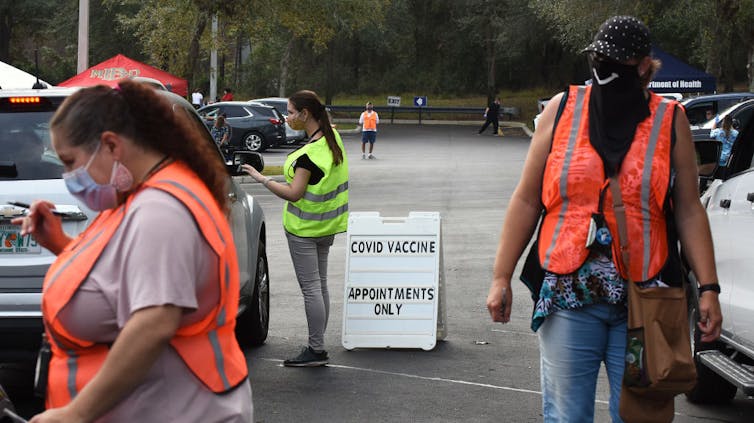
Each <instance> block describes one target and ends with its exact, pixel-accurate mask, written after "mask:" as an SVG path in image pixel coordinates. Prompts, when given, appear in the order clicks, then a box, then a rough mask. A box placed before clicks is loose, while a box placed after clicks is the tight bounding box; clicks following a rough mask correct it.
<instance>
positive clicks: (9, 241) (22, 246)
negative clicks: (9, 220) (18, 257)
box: [0, 225, 42, 254]
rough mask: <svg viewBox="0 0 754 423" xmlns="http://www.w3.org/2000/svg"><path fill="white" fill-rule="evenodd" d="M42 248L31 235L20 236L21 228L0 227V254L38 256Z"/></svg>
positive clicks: (12, 226)
mask: <svg viewBox="0 0 754 423" xmlns="http://www.w3.org/2000/svg"><path fill="white" fill-rule="evenodd" d="M41 252H42V247H41V246H40V245H39V244H37V241H36V240H35V239H34V238H32V236H31V234H27V235H25V236H21V227H20V226H17V225H0V254H39V253H41Z"/></svg>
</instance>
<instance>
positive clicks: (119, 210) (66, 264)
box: [47, 207, 126, 289]
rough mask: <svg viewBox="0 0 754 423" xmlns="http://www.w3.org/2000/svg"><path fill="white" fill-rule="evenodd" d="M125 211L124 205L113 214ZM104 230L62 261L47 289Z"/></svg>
mask: <svg viewBox="0 0 754 423" xmlns="http://www.w3.org/2000/svg"><path fill="white" fill-rule="evenodd" d="M125 212H126V210H125V208H124V207H121V208H119V209H118V211H117V212H116V214H115V216H117V215H119V214H123V213H125ZM104 231H105V230H104V229H102V230H100V231H99V232H97V233H96V234H95V235H94V236H93V237H92V238H91V239H90V240H89V241H87V242H86V243H85V244H84V246H82V247H81V248H79V249H78V251H76V253H75V254H73V255H72V256H71V257H70V258H69V259H68V261H66V262H65V263H63V265H62V266H60V268H59V269H58V271H57V272H55V274H54V275H52V277H51V278H50V284H49V285H47V289H49V288H50V287H51V286H52V284H54V283H55V281H56V280H57V279H58V276H60V273H61V272H63V270H65V269H67V268H68V266H70V265H71V264H73V262H74V261H75V260H76V257H78V256H79V255H81V253H83V252H84V251H86V249H87V248H89V247H90V246H91V245H92V243H93V242H94V241H96V240H97V238H99V237H100V235H102V232H104Z"/></svg>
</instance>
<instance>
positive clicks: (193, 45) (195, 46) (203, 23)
mask: <svg viewBox="0 0 754 423" xmlns="http://www.w3.org/2000/svg"><path fill="white" fill-rule="evenodd" d="M205 28H207V15H206V14H205V13H200V14H199V16H198V18H197V20H196V27H194V35H193V36H192V37H191V42H190V43H189V51H188V58H187V60H188V63H187V66H186V80H187V81H188V82H189V84H192V85H197V83H196V81H194V73H196V70H197V69H196V64H197V62H199V40H200V39H201V38H202V34H203V33H204V29H205ZM189 92H193V90H192V89H189Z"/></svg>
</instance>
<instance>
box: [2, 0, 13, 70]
mask: <svg viewBox="0 0 754 423" xmlns="http://www.w3.org/2000/svg"><path fill="white" fill-rule="evenodd" d="M12 10H13V9H12V8H11V6H9V5H7V4H6V5H5V6H3V8H2V9H0V60H2V61H3V62H6V63H8V62H10V36H11V34H12V33H13V18H12V16H11V11H12Z"/></svg>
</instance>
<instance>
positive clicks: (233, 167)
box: [227, 151, 264, 176]
mask: <svg viewBox="0 0 754 423" xmlns="http://www.w3.org/2000/svg"><path fill="white" fill-rule="evenodd" d="M244 164H247V165H250V166H251V167H253V168H254V169H256V170H257V171H258V172H261V171H262V170H264V157H262V155H261V154H259V153H256V152H253V151H235V152H233V160H232V161H231V163H229V164H228V165H227V166H228V171H229V172H230V174H231V175H233V176H238V175H241V174H243V173H244V172H242V171H241V170H240V168H241V165H244Z"/></svg>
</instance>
